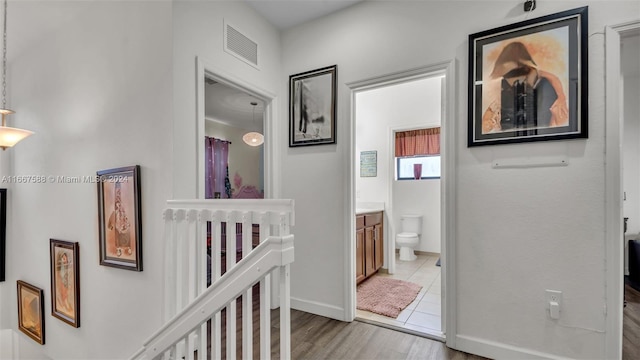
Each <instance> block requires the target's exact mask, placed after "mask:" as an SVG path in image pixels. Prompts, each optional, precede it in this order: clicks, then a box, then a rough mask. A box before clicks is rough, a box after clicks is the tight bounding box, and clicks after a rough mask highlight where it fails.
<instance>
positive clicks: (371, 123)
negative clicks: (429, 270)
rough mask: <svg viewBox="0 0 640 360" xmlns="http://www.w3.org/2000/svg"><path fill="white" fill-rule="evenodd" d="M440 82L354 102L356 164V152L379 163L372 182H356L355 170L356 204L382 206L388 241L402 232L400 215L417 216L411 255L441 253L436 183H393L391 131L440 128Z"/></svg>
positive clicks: (374, 93) (373, 93) (366, 94)
mask: <svg viewBox="0 0 640 360" xmlns="http://www.w3.org/2000/svg"><path fill="white" fill-rule="evenodd" d="M441 81H442V77H434V78H429V79H422V80H415V81H411V82H407V83H402V84H397V85H392V86H386V87H382V88H378V89H374V90H368V91H362V92H359V93H357V94H356V103H355V106H356V120H355V121H356V144H355V147H356V160H355V163H356V164H359V163H360V152H361V151H370V150H376V151H377V159H378V169H377V176H376V177H360V171H359V169H356V201H358V202H360V201H362V202H384V203H385V210H386V217H385V224H386V225H385V229H386V234H385V239H387V240H388V239H390V237H391V236H395V234H396V233H398V232H400V231H401V229H400V227H399V226H400V216H401V215H402V214H421V215H422V216H423V229H422V235H421V236H420V243H419V244H418V246H417V247H416V250H421V251H428V252H434V253H439V252H440V179H429V180H420V181H413V180H404V181H397V180H395V167H394V166H393V159H394V154H393V152H392V151H390V150H391V149H393V143H391V139H392V138H393V134H394V131H395V130H398V131H402V130H408V129H415V128H418V127H420V128H427V127H439V126H440V120H441V119H440V117H441V111H440V110H441V107H442V106H441V105H442V104H441ZM392 187H393V190H392ZM391 192H392V193H393V195H392V198H391V199H390V193H391ZM389 200H391V201H389ZM385 259H386V256H385ZM385 264H386V261H385Z"/></svg>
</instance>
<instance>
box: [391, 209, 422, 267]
mask: <svg viewBox="0 0 640 360" xmlns="http://www.w3.org/2000/svg"><path fill="white" fill-rule="evenodd" d="M421 233H422V215H402V216H401V217H400V233H398V234H397V235H396V246H397V247H399V248H400V260H401V261H414V260H415V259H416V254H414V252H413V249H415V247H416V246H417V245H418V242H419V241H420V234H421Z"/></svg>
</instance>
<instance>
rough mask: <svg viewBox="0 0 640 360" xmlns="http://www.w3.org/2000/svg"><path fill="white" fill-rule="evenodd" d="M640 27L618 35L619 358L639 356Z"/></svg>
mask: <svg viewBox="0 0 640 360" xmlns="http://www.w3.org/2000/svg"><path fill="white" fill-rule="evenodd" d="M638 53H640V28H635V29H633V30H630V31H625V32H623V33H621V36H620V75H621V83H620V95H621V99H622V102H621V106H620V115H621V118H622V127H623V129H624V131H623V132H622V134H623V135H622V189H623V196H622V200H623V217H624V219H625V224H624V226H623V232H624V275H625V281H624V303H625V305H624V306H623V327H622V329H623V330H622V337H623V342H622V358H623V359H635V358H638V357H640V349H638V346H637V344H636V343H634V342H633V341H631V339H635V338H637V337H638V336H640V322H639V320H638V319H640V146H639V145H638V141H637V139H638V138H639V137H640V105H639V104H638V102H637V99H638V97H640V63H638V56H637V55H638Z"/></svg>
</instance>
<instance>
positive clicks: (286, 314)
mask: <svg viewBox="0 0 640 360" xmlns="http://www.w3.org/2000/svg"><path fill="white" fill-rule="evenodd" d="M293 209H294V206H293V200H249V199H236V200H220V199H216V200H187V201H178V200H170V201H168V208H167V209H165V211H164V213H163V217H164V220H165V237H164V244H165V279H166V284H165V303H164V309H165V310H164V317H165V325H164V326H163V327H162V328H161V329H159V330H158V331H156V333H155V334H154V335H153V336H151V337H150V338H149V339H148V340H147V341H146V342H145V343H144V346H143V347H142V348H141V349H140V350H139V351H138V352H137V353H136V354H134V356H133V357H132V359H156V358H163V359H182V358H184V359H194V358H197V359H199V360H202V359H209V358H211V359H220V358H222V350H223V348H226V358H227V359H235V358H236V345H237V339H236V331H237V329H236V320H237V319H236V314H237V311H236V310H237V309H236V300H237V299H238V298H239V297H242V315H241V317H242V323H241V324H242V325H241V326H242V339H241V340H242V350H241V351H242V352H241V354H242V358H253V344H254V339H253V301H254V299H253V293H252V289H253V286H254V285H255V284H257V283H259V284H260V285H259V287H260V295H259V296H260V298H259V302H260V323H259V328H260V339H259V341H257V342H259V346H260V350H259V354H260V358H261V359H268V358H270V356H271V327H272V325H271V307H272V303H271V298H272V296H271V290H272V286H273V285H277V286H273V288H274V289H275V290H277V292H278V294H279V301H278V303H279V306H280V349H279V350H280V351H279V353H280V358H283V359H288V358H290V351H291V343H290V341H291V340H290V335H291V328H290V296H289V294H290V290H289V264H290V263H291V262H293V235H291V234H290V227H291V226H292V225H293V224H294V211H293ZM208 223H209V224H210V226H209V228H210V235H208V234H207V233H208V232H207V224H208ZM238 232H240V233H241V234H240V233H238ZM225 233H226V236H225ZM208 238H209V239H210V244H211V245H210V254H211V256H210V259H209V256H208V255H207V248H208V245H207V242H208V241H207V240H208ZM225 238H226V239H227V241H226V246H225V248H224V249H223V244H224V243H225V241H224V239H225ZM254 247H255V249H254ZM234 255H235V256H234ZM239 257H241V260H240V261H239V262H238V263H236V260H237V258H239ZM225 258H226V259H225ZM223 262H224V264H223ZM225 268H226V272H224V271H225ZM223 272H224V275H223ZM272 275H275V276H273V278H274V279H278V281H272ZM207 280H210V281H211V286H209V287H208V286H207ZM272 283H274V284H272ZM277 298H278V297H275V296H274V299H277ZM223 309H226V310H225V311H226V321H225V323H226V332H225V334H224V335H225V337H226V342H225V344H222V336H223V334H222V330H223V326H222V319H221V316H222V314H221V313H222V310H223ZM208 324H209V325H208ZM256 340H258V339H256ZM223 345H224V346H223ZM209 351H211V353H210V354H208V352H209Z"/></svg>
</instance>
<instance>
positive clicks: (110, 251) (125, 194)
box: [97, 165, 142, 271]
mask: <svg viewBox="0 0 640 360" xmlns="http://www.w3.org/2000/svg"><path fill="white" fill-rule="evenodd" d="M97 178H98V181H97V183H98V224H99V232H100V234H99V244H98V247H99V249H100V265H105V266H112V267H117V268H121V269H127V270H134V271H142V213H141V209H140V166H139V165H135V166H128V167H121V168H117V169H109V170H102V171H98V173H97Z"/></svg>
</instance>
